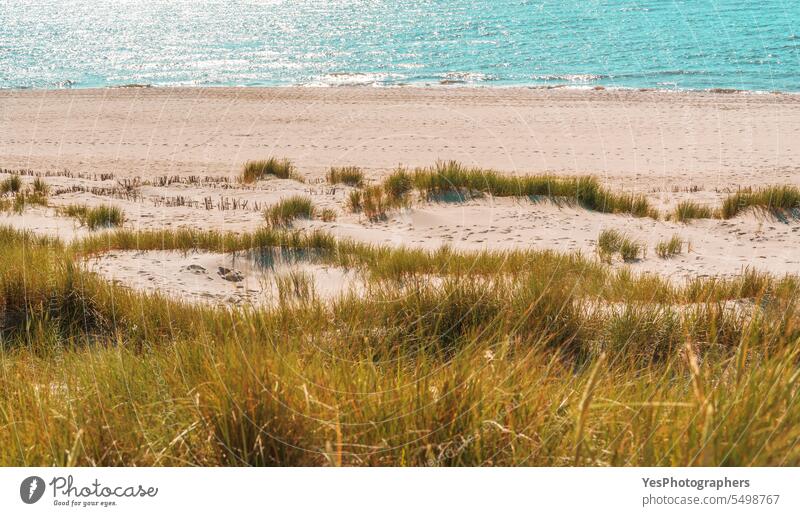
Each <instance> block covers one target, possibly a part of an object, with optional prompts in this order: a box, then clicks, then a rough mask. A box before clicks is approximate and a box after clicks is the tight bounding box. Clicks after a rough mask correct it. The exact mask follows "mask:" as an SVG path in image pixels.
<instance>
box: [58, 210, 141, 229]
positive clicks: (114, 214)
mask: <svg viewBox="0 0 800 516" xmlns="http://www.w3.org/2000/svg"><path fill="white" fill-rule="evenodd" d="M59 212H60V213H61V214H62V215H65V216H67V217H73V218H76V219H78V221H79V222H80V223H81V225H83V226H86V227H88V228H89V229H91V230H95V229H103V228H113V227H120V226H122V224H123V223H124V222H125V212H123V211H122V209H121V208H119V207H117V206H109V205H107V204H101V205H99V206H87V205H85V204H70V205H69V206H65V207H63V208H60V209H59Z"/></svg>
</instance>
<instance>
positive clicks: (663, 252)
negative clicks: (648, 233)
mask: <svg viewBox="0 0 800 516" xmlns="http://www.w3.org/2000/svg"><path fill="white" fill-rule="evenodd" d="M682 251H683V240H682V239H681V237H679V236H678V235H672V237H670V239H669V240H662V241H661V242H659V243H657V244H656V255H657V256H658V257H659V258H662V259H666V258H673V257H675V256H677V255H679V254H681V252H682Z"/></svg>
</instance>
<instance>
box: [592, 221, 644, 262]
mask: <svg viewBox="0 0 800 516" xmlns="http://www.w3.org/2000/svg"><path fill="white" fill-rule="evenodd" d="M597 252H598V254H599V255H600V258H601V259H603V260H604V261H607V262H610V261H611V259H612V258H613V257H614V255H616V254H619V255H620V257H621V258H622V259H623V260H624V261H626V262H632V261H636V260H640V259H642V258H644V255H645V247H644V245H643V244H642V243H641V242H637V241H636V240H633V239H631V238H630V237H628V236H627V235H624V234H622V233H620V232H619V231H617V230H615V229H604V230H603V231H601V232H600V236H599V237H598V238H597Z"/></svg>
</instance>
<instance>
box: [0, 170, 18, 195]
mask: <svg viewBox="0 0 800 516" xmlns="http://www.w3.org/2000/svg"><path fill="white" fill-rule="evenodd" d="M20 190H22V179H21V178H20V177H19V175H18V174H12V175H11V176H9V177H7V178H6V179H4V180H3V181H0V194H8V193H17V192H19V191H20Z"/></svg>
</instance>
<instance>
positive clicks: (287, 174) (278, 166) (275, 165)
mask: <svg viewBox="0 0 800 516" xmlns="http://www.w3.org/2000/svg"><path fill="white" fill-rule="evenodd" d="M267 176H272V177H277V178H279V179H296V180H300V176H299V175H298V174H297V169H296V168H295V166H294V164H293V163H292V162H291V161H290V160H289V159H286V158H282V159H279V158H275V157H270V158H269V159H265V160H253V161H248V162H247V163H245V164H244V167H243V168H242V174H241V176H240V179H241V181H242V182H243V183H254V182H256V181H260V180H262V179H264V178H266V177H267Z"/></svg>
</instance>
